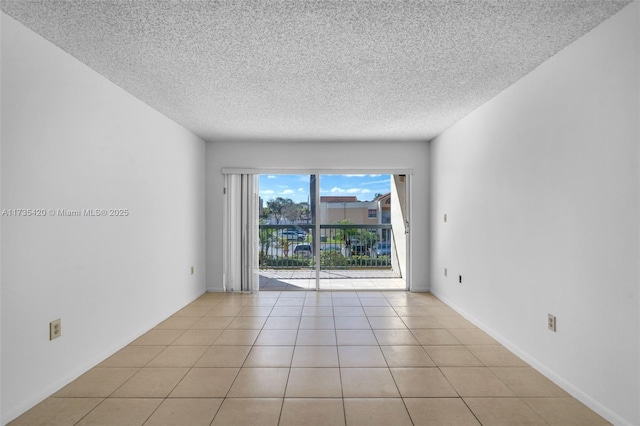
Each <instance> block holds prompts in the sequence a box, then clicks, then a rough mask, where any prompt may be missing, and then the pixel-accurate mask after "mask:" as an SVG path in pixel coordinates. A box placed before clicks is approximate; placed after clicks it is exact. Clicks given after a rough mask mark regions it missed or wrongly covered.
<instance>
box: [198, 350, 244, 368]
mask: <svg viewBox="0 0 640 426" xmlns="http://www.w3.org/2000/svg"><path fill="white" fill-rule="evenodd" d="M250 350H251V346H248V345H241V346H231V345H220V346H211V347H210V348H208V349H207V351H206V352H205V353H204V354H203V355H202V357H201V358H200V359H199V360H198V362H197V363H196V367H242V365H243V364H244V361H245V359H246V358H247V355H248V354H249V351H250Z"/></svg>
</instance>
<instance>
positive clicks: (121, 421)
mask: <svg viewBox="0 0 640 426" xmlns="http://www.w3.org/2000/svg"><path fill="white" fill-rule="evenodd" d="M161 402H162V399H159V398H153V399H145V398H109V399H105V400H104V401H103V402H102V403H101V404H100V405H98V406H97V407H96V408H95V409H94V410H93V411H92V412H90V413H89V414H88V415H87V416H86V417H85V418H83V419H82V420H81V421H79V422H78V423H77V425H78V426H110V425H113V426H116V425H117V426H140V425H142V424H143V423H144V422H145V421H146V420H147V419H148V418H149V416H151V414H152V413H153V412H154V410H155V409H156V408H158V406H159V405H160V403H161Z"/></svg>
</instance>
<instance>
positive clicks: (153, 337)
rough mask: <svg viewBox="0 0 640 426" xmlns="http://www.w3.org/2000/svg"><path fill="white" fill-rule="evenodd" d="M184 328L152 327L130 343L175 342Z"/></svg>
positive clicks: (157, 343) (158, 344) (163, 343)
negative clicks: (164, 328) (165, 328)
mask: <svg viewBox="0 0 640 426" xmlns="http://www.w3.org/2000/svg"><path fill="white" fill-rule="evenodd" d="M182 333H184V330H171V329H169V330H162V329H152V330H149V331H147V332H146V333H145V334H143V335H142V336H140V337H138V338H137V339H136V340H134V341H133V342H131V343H130V345H151V346H166V345H170V344H171V343H173V342H174V341H175V340H176V339H177V338H178V337H180V335H181V334H182Z"/></svg>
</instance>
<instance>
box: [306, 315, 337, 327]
mask: <svg viewBox="0 0 640 426" xmlns="http://www.w3.org/2000/svg"><path fill="white" fill-rule="evenodd" d="M335 328H336V326H335V323H334V321H333V318H332V317H302V319H301V320H300V330H333V329H335Z"/></svg>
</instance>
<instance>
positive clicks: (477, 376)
mask: <svg viewBox="0 0 640 426" xmlns="http://www.w3.org/2000/svg"><path fill="white" fill-rule="evenodd" d="M440 370H441V371H442V374H444V375H445V377H446V378H447V380H449V383H451V385H452V386H453V387H454V388H455V390H456V391H457V392H458V394H460V396H462V397H472V396H479V397H480V396H489V397H491V396H493V397H501V396H515V394H514V393H513V392H512V391H511V389H509V388H508V387H507V385H505V384H504V383H502V381H501V380H500V379H498V377H497V376H496V375H495V374H493V373H492V372H491V370H489V369H488V368H487V367H441V368H440Z"/></svg>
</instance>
